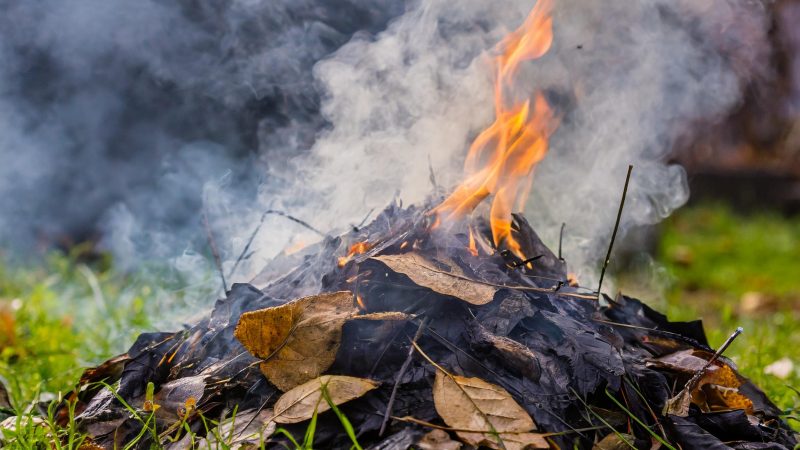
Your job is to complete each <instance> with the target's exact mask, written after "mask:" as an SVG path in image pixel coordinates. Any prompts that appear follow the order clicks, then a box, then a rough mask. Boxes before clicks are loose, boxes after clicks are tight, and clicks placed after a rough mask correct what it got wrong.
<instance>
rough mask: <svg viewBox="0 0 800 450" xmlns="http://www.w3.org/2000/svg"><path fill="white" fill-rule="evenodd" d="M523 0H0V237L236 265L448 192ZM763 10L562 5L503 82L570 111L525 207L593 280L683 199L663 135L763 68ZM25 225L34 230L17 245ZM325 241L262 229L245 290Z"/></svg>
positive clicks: (670, 137)
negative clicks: (540, 49) (274, 266)
mask: <svg viewBox="0 0 800 450" xmlns="http://www.w3.org/2000/svg"><path fill="white" fill-rule="evenodd" d="M532 6H533V1H531V0H498V1H486V0H463V1H458V2H453V1H445V0H420V1H417V2H414V3H412V4H409V5H404V4H402V3H401V2H394V1H390V0H378V1H366V0H364V1H361V0H337V1H317V0H293V1H283V0H281V1H275V0H269V1H267V0H193V1H189V0H182V1H173V2H166V1H159V0H142V1H137V2H116V1H104V0H81V1H76V2H69V3H63V2H56V1H43V2H11V1H6V2H0V8H2V10H3V11H4V14H2V16H1V17H2V18H0V56H2V58H3V60H4V64H3V66H2V67H0V208H2V210H3V215H2V218H0V239H1V240H2V242H4V243H6V245H10V244H11V243H12V242H13V243H15V245H17V246H23V247H24V246H25V245H26V243H27V244H30V243H32V242H35V240H36V238H37V236H42V235H44V236H53V235H57V234H59V233H72V234H80V233H83V232H85V231H86V230H90V231H93V230H95V229H100V230H103V231H104V238H103V242H104V243H105V245H106V246H107V247H108V248H110V249H112V250H113V251H115V252H116V253H117V255H118V257H119V258H120V259H121V260H122V261H128V262H131V261H136V260H138V259H139V258H142V257H147V258H168V257H176V256H178V260H177V261H178V263H179V264H183V267H186V268H189V267H194V265H193V264H191V261H195V260H202V259H203V258H201V257H198V254H199V253H202V251H203V250H200V249H202V248H204V245H205V233H204V231H203V227H202V226H201V220H200V216H201V215H200V213H199V211H200V209H201V205H202V204H205V208H206V213H207V215H208V217H209V218H210V220H209V224H210V225H211V228H212V229H213V232H214V233H215V235H216V236H217V238H218V239H219V246H220V249H221V252H222V253H223V255H222V257H223V259H225V260H226V261H227V262H226V264H225V265H226V269H230V268H232V265H233V264H234V260H235V259H236V257H237V255H238V254H239V252H240V251H241V249H242V248H243V247H244V246H245V245H246V242H247V240H248V237H249V235H250V233H251V232H252V230H253V228H254V227H255V225H256V224H257V223H258V221H259V218H260V216H261V212H262V211H263V210H264V209H266V208H274V209H281V210H285V211H287V212H290V213H292V214H293V215H295V216H297V217H299V218H301V219H303V220H306V221H307V222H309V223H310V224H312V225H313V226H315V227H316V228H319V229H322V230H325V231H327V230H335V229H337V228H338V229H342V228H344V227H347V226H348V225H349V224H354V223H359V222H360V221H361V220H362V219H363V218H364V216H365V215H366V214H367V213H368V212H369V211H371V210H372V209H374V208H381V207H382V206H384V205H385V204H386V203H387V202H388V201H390V200H391V199H392V198H394V197H395V196H399V197H400V198H401V199H402V200H403V201H404V202H406V203H413V202H419V201H422V200H423V199H424V198H425V197H426V196H428V195H429V194H430V193H431V185H430V182H429V164H430V167H431V168H432V170H433V172H434V173H435V174H436V178H437V181H438V182H439V183H440V184H441V185H443V186H445V187H450V186H453V185H454V184H455V183H456V181H457V180H458V179H459V177H460V175H461V164H462V161H463V157H464V155H465V152H466V148H467V147H468V145H469V143H470V140H471V139H472V138H474V136H475V135H476V134H477V133H478V132H479V131H480V130H481V128H482V127H484V126H486V125H487V124H488V123H490V121H491V120H492V118H493V117H492V115H493V111H492V101H491V98H492V77H493V68H492V66H491V64H490V60H491V52H492V48H493V46H494V45H495V44H496V43H497V42H498V41H499V40H500V39H501V38H502V36H504V35H505V34H506V33H508V32H509V31H511V30H513V29H514V28H516V27H517V26H519V24H520V23H521V22H522V21H523V20H524V18H525V16H526V15H527V13H528V11H529V10H530V9H531V7H532ZM766 23H767V13H766V11H764V9H763V7H762V6H761V4H760V3H758V2H748V1H745V0H742V1H733V0H704V1H693V0H682V1H675V0H642V1H639V2H630V1H623V0H608V1H603V2H588V1H585V0H556V2H555V16H554V32H555V37H554V44H553V48H552V49H551V50H550V52H549V53H548V54H547V55H545V56H544V57H543V58H541V59H538V60H536V61H533V62H530V63H528V64H527V65H526V66H525V67H524V68H523V70H522V72H521V73H520V75H519V76H518V79H519V80H520V85H519V86H516V87H515V89H516V91H519V92H528V93H530V94H533V93H534V92H535V91H542V92H544V93H545V95H546V96H547V98H548V100H549V101H550V103H551V104H552V105H554V106H555V107H556V109H557V110H558V111H559V113H560V115H561V125H560V127H559V129H558V130H557V131H556V133H555V134H554V135H553V137H552V142H551V144H552V145H551V148H550V151H549V154H548V156H547V157H546V158H545V160H544V162H543V163H542V164H541V165H540V166H539V167H538V168H537V169H536V175H535V180H534V185H533V186H534V187H533V195H532V196H531V198H530V200H529V204H528V208H527V210H526V213H527V216H528V217H529V219H530V220H531V221H532V222H533V223H534V225H535V226H536V227H537V230H538V231H539V233H540V234H542V235H543V237H544V238H545V241H546V242H547V243H549V244H551V245H555V244H556V242H557V236H558V229H559V227H560V224H561V223H562V222H565V223H566V224H567V228H566V229H567V232H566V235H565V246H564V253H565V256H566V257H567V259H568V261H569V262H570V263H571V264H572V269H573V270H575V271H577V272H579V274H580V275H581V276H582V277H583V279H582V281H591V280H592V279H593V278H594V277H595V276H596V269H597V263H598V261H599V259H600V258H601V257H602V254H603V252H604V248H605V246H606V245H607V242H608V239H609V235H610V232H611V228H612V226H613V220H614V215H615V213H616V207H617V204H618V201H619V196H620V193H621V188H622V182H623V179H624V175H625V168H626V166H627V165H628V164H633V165H634V166H635V170H634V177H633V180H632V185H631V189H630V192H629V196H628V203H627V206H626V212H625V216H624V221H623V227H622V228H623V231H624V230H627V229H630V228H632V227H635V226H637V225H642V224H649V223H654V222H656V221H658V220H660V219H661V218H663V217H665V216H667V215H668V214H669V213H670V212H671V211H672V210H674V209H675V208H676V207H678V206H680V205H681V204H682V203H684V202H685V201H686V199H687V196H688V192H687V187H686V186H687V184H686V176H685V173H684V171H683V170H682V169H681V168H680V167H676V166H669V165H666V164H665V163H664V160H665V156H666V155H667V153H668V152H669V151H670V150H671V149H672V147H673V145H674V143H675V142H676V139H677V138H678V137H680V136H684V135H686V134H687V133H693V132H697V128H696V124H697V123H700V122H703V121H713V120H714V119H715V118H717V117H721V116H722V115H723V114H724V113H726V112H727V111H729V110H730V109H731V108H732V107H734V106H735V105H736V104H737V102H738V101H739V99H740V95H741V89H742V85H743V84H744V83H745V82H746V80H747V79H748V77H750V76H751V74H752V73H753V72H754V71H755V68H756V67H759V66H762V65H763V64H764V62H763V58H764V54H765V52H764V49H763V46H764V45H765V44H764V42H765V35H766V34H765V33H766V28H767V26H766ZM28 230H33V233H28V232H27V231H28ZM313 239H316V237H315V236H314V234H313V233H309V232H307V231H305V230H304V229H303V228H300V227H298V226H297V225H296V224H294V223H292V222H288V221H286V220H285V219H284V218H282V217H279V216H269V217H267V219H266V220H265V221H264V224H263V227H262V228H261V229H260V231H259V233H258V234H257V236H256V239H255V242H254V245H253V247H252V250H253V252H254V253H253V254H252V255H251V256H250V257H249V258H248V260H247V262H246V263H245V264H242V265H240V266H239V267H238V268H237V272H236V274H234V277H233V278H234V281H242V280H247V279H249V277H251V276H252V275H254V274H255V273H256V272H257V271H258V270H259V268H260V266H262V265H263V264H264V263H265V262H266V261H267V260H268V259H269V258H271V257H272V256H274V255H275V254H276V253H277V252H279V251H280V250H281V249H283V248H284V247H286V246H287V245H292V244H296V243H298V242H307V241H310V240H313Z"/></svg>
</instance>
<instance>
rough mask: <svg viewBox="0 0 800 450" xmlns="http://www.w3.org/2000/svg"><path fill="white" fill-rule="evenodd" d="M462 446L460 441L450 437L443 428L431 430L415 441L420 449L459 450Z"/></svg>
mask: <svg viewBox="0 0 800 450" xmlns="http://www.w3.org/2000/svg"><path fill="white" fill-rule="evenodd" d="M462 446H463V444H461V442H458V441H454V440H452V439H450V435H449V434H447V432H446V431H444V430H432V431H430V432H428V433H426V434H425V436H422V439H420V440H419V442H417V448H419V449H420V450H459V449H460V448H461V447H462Z"/></svg>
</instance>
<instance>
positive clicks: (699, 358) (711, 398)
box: [648, 350, 753, 417]
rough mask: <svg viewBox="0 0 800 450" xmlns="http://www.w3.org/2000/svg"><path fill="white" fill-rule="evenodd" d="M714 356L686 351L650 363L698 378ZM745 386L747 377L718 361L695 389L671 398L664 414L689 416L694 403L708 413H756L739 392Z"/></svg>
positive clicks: (688, 389) (683, 390) (681, 392)
mask: <svg viewBox="0 0 800 450" xmlns="http://www.w3.org/2000/svg"><path fill="white" fill-rule="evenodd" d="M712 355H713V354H712V353H709V352H705V351H702V350H683V351H679V352H675V353H672V354H669V355H666V356H663V357H661V358H658V359H656V360H653V361H650V362H648V366H650V367H659V368H663V369H669V370H672V371H675V372H680V373H683V374H685V375H694V374H695V373H697V372H699V371H700V370H701V369H702V368H703V367H704V366H705V365H706V362H707V361H708V359H709V358H711V357H712ZM742 384H744V378H742V377H741V376H740V375H739V374H738V373H737V372H736V370H735V369H734V368H733V367H731V366H730V365H728V364H727V363H725V362H724V361H723V360H720V359H718V360H717V361H715V362H714V363H713V364H711V365H710V366H709V367H708V368H707V369H706V371H705V372H704V373H703V375H702V376H701V377H700V379H699V380H697V382H696V383H694V386H686V387H684V389H682V390H681V391H680V392H679V393H678V394H677V395H676V396H675V397H673V398H670V399H668V400H667V402H666V404H665V406H664V411H665V413H667V414H672V415H676V416H682V417H685V416H686V415H688V414H689V405H690V404H692V403H694V404H695V405H697V406H698V407H700V409H701V410H702V411H705V412H709V411H720V410H729V409H744V410H745V411H747V413H748V414H752V413H753V402H752V401H751V400H750V399H749V398H748V397H747V396H746V395H744V394H742V393H740V392H739V387H740V386H742Z"/></svg>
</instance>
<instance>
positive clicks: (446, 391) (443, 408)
mask: <svg viewBox="0 0 800 450" xmlns="http://www.w3.org/2000/svg"><path fill="white" fill-rule="evenodd" d="M433 402H434V406H435V407H436V412H437V413H439V416H441V418H442V419H443V420H444V422H445V423H446V424H447V425H448V426H449V427H451V428H454V429H456V434H457V435H458V437H459V438H460V439H461V440H463V441H464V442H466V443H467V444H469V445H473V446H480V445H485V446H487V447H491V448H495V449H496V448H501V446H500V445H499V442H498V438H499V439H500V440H501V441H502V442H503V446H504V447H505V448H506V449H507V450H519V449H524V448H549V445H548V443H547V441H546V440H545V439H544V436H542V435H541V434H538V433H531V431H533V430H535V429H536V424H534V422H533V419H531V417H530V416H529V415H528V413H527V412H525V410H524V409H522V407H521V406H519V404H517V402H516V401H514V399H513V398H512V397H511V394H509V393H508V391H506V390H505V389H503V388H502V387H500V386H497V385H494V384H491V383H487V382H486V381H483V380H481V379H480V378H467V377H461V376H458V375H450V374H445V373H443V372H442V371H441V370H440V371H438V372H436V380H435V382H434V385H433ZM460 430H465V431H460ZM466 430H469V431H466ZM471 430H475V431H471ZM483 430H485V431H483Z"/></svg>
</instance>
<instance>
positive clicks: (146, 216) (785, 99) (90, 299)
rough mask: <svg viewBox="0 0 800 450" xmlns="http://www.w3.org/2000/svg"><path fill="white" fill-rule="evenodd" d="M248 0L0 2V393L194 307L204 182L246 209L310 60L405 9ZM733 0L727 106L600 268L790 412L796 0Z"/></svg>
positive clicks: (798, 350) (303, 89) (30, 384)
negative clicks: (746, 4) (679, 194)
mask: <svg viewBox="0 0 800 450" xmlns="http://www.w3.org/2000/svg"><path fill="white" fill-rule="evenodd" d="M267 3H270V2H266V3H265V2H223V1H218V2H214V1H207V2H193V1H188V0H187V1H184V0H181V1H177V2H175V5H178V6H169V7H168V6H166V4H165V3H162V2H148V3H147V4H148V5H150V6H148V7H146V8H141V7H139V8H132V9H131V10H130V11H123V12H124V14H120V11H118V10H112V9H109V8H108V7H107V6H105V5H106V3H105V2H103V1H84V2H78V3H76V4H75V5H73V6H70V7H65V6H64V5H62V4H61V3H60V2H55V1H53V2H37V3H36V4H33V3H25V4H23V3H15V2H4V1H2V0H0V9H3V10H5V11H6V12H8V14H2V15H0V55H1V56H2V57H3V60H4V61H6V62H7V63H5V64H3V67H2V68H0V192H2V198H0V209H1V210H2V212H0V244H2V247H0V377H2V381H3V383H4V384H5V385H7V387H8V389H9V391H10V393H11V396H12V397H13V398H14V399H15V400H16V401H18V402H24V401H29V400H32V399H34V398H47V396H49V395H53V393H55V392H58V391H63V390H65V389H68V388H69V387H70V386H71V384H72V382H74V380H75V379H76V378H77V377H78V376H79V374H80V372H81V370H82V368H83V367H85V366H87V365H91V364H95V363H97V362H99V361H101V360H102V359H103V358H107V357H109V356H111V355H113V354H115V353H118V352H121V351H124V350H125V349H126V348H127V346H128V345H129V344H130V342H132V340H133V338H134V337H135V336H136V335H137V334H138V333H139V332H141V331H145V330H152V329H154V328H159V327H163V322H159V318H163V317H167V316H168V317H170V318H174V317H175V313H176V311H181V313H182V315H183V317H186V319H185V320H186V321H189V320H191V319H189V318H190V317H192V315H193V314H201V313H202V312H203V310H204V305H207V304H208V302H207V299H208V298H211V297H213V296H214V295H216V294H217V292H218V290H219V287H218V278H217V274H216V273H215V270H214V265H213V258H212V255H211V252H210V250H209V248H208V246H207V233H206V232H205V231H204V230H203V227H202V224H201V221H200V219H199V218H200V217H201V215H202V214H201V209H202V205H203V203H204V196H206V195H209V188H208V184H207V183H208V182H209V180H214V182H215V183H216V184H217V185H224V186H225V188H226V189H229V190H231V189H232V190H235V192H236V196H235V197H226V198H225V201H226V203H225V205H227V206H226V208H229V209H228V210H225V211H223V212H226V213H230V214H235V211H236V207H237V205H241V204H246V203H248V202H251V201H255V200H254V199H256V198H257V196H258V192H257V187H258V186H259V183H260V181H261V179H262V178H263V177H264V176H266V174H269V175H270V176H275V174H280V173H285V172H286V169H287V167H291V166H290V165H289V163H288V162H287V161H291V159H292V157H293V155H294V152H297V151H300V150H298V149H301V148H305V147H309V146H310V145H311V142H312V141H313V140H314V138H315V136H316V133H318V132H320V131H321V130H324V129H325V127H326V126H327V124H326V121H325V119H324V117H323V114H322V113H321V112H320V104H321V98H320V96H321V94H319V90H318V89H317V88H318V86H317V85H316V83H317V81H315V79H314V77H313V76H312V68H313V67H314V65H315V64H316V63H317V62H318V61H320V60H322V59H324V58H325V57H326V56H328V55H330V54H331V53H332V52H334V51H335V50H336V49H337V48H339V47H341V46H342V45H343V44H344V43H346V42H347V41H349V40H350V39H352V38H353V37H354V36H358V35H359V33H370V32H375V31H377V30H380V29H382V28H384V27H386V25H387V23H389V21H390V20H391V19H392V18H393V17H396V16H397V15H399V14H401V13H402V12H403V10H404V7H405V6H404V5H403V3H402V2H393V1H371V2H367V1H357V0H352V1H342V2H337V3H335V4H334V3H331V5H330V6H324V4H325V2H323V3H322V4H319V5H318V4H316V3H315V2H311V1H293V2H274V3H272V4H267ZM697 3H698V4H700V3H703V4H705V3H711V2H697ZM753 3H757V4H758V5H760V6H759V8H763V9H764V11H765V16H766V17H767V27H766V29H763V28H758V27H752V28H749V27H748V26H749V25H752V24H750V23H749V22H747V21H742V22H741V23H740V22H737V21H736V19H735V18H733V19H731V20H732V21H733V22H732V23H733V24H736V25H741V26H740V27H737V28H736V29H735V33H734V35H733V37H734V38H733V39H729V38H731V35H730V33H729V30H727V29H726V30H718V31H719V35H720V36H726V37H727V38H726V39H721V40H720V42H716V43H715V42H711V43H709V44H708V45H718V46H719V48H720V49H721V50H720V52H721V53H722V54H724V55H725V56H726V58H728V60H729V61H730V63H731V65H732V66H733V67H735V68H736V69H737V71H738V72H737V73H738V76H739V77H740V81H741V86H742V100H741V101H740V102H738V103H736V104H735V105H733V106H732V107H731V108H729V110H728V111H726V113H725V114H723V115H722V117H720V116H718V115H717V116H715V117H713V118H705V119H706V120H704V118H699V119H696V122H697V123H695V124H694V125H693V127H692V128H691V132H686V133H683V134H681V136H680V139H677V140H676V141H675V142H673V143H672V146H671V148H672V149H671V151H670V152H669V154H668V155H667V157H666V158H667V160H668V161H669V162H672V163H677V164H680V165H682V166H683V167H684V168H685V170H686V172H687V180H688V184H689V189H690V193H691V195H690V197H689V202H688V204H687V205H686V206H684V207H683V208H681V209H679V210H677V211H676V212H675V213H673V214H672V215H671V216H670V217H669V218H667V219H666V220H664V221H663V222H661V223H659V224H657V225H651V226H646V227H644V226H642V227H637V228H635V229H633V230H631V231H630V232H628V233H627V234H626V235H625V236H624V237H623V239H622V241H621V242H620V244H619V245H618V246H617V249H616V252H615V255H614V259H613V264H612V270H613V275H614V277H615V279H616V287H617V288H618V289H620V290H622V291H623V292H625V293H626V294H628V295H632V296H635V297H638V298H641V299H643V300H645V301H647V302H648V303H650V304H651V305H652V306H654V307H655V308H657V309H659V310H661V311H663V312H665V313H666V314H668V315H669V317H670V318H671V319H675V320H693V319H696V318H702V319H703V321H704V323H705V327H706V331H707V333H708V335H709V340H710V342H711V343H712V346H718V345H719V344H720V343H721V342H722V341H724V339H725V338H726V337H727V336H728V335H729V334H730V333H731V332H732V331H733V330H734V329H735V328H736V327H737V326H742V327H744V328H745V334H744V335H743V336H742V337H740V338H739V339H738V340H737V341H736V342H735V343H734V345H733V346H732V347H731V348H730V350H729V351H728V356H730V357H731V358H732V359H733V360H734V361H735V362H736V363H737V364H739V366H740V369H741V370H742V372H743V373H744V374H745V375H746V376H748V377H750V378H752V379H753V380H754V381H755V382H756V383H757V384H759V385H761V386H762V387H763V388H765V390H766V391H767V392H768V393H769V394H770V396H771V397H772V398H773V399H774V400H775V401H776V403H778V404H779V406H781V407H782V408H785V409H786V412H787V416H789V417H791V416H793V415H796V413H795V412H796V411H797V410H798V408H800V392H798V391H797V390H796V389H797V388H800V327H798V325H797V324H798V323H800V27H798V26H797V24H798V23H800V0H779V1H764V2H753ZM198 5H199V6H201V7H198ZM698 9H700V10H702V7H698ZM126 15H127V17H128V18H129V19H130V17H133V18H134V20H126V21H120V20H119V19H118V18H119V17H121V16H126ZM165 33H169V34H170V36H171V38H170V40H169V41H168V42H167V41H165V40H163V39H162V37H163V36H164V35H165ZM101 35H102V36H106V37H107V39H103V40H101V39H97V36H101ZM713 35H715V36H716V34H713ZM255 56H258V57H257V58H256V57H255ZM209 61H213V62H214V63H213V64H209ZM254 61H256V62H258V64H262V65H264V66H263V67H260V66H259V67H253V64H256V63H255V62H254ZM265 61H266V62H265ZM209 67H213V71H209V70H207V69H208V68H209ZM254 74H257V75H254ZM223 80H224V82H223ZM264 148H268V149H270V151H269V152H264V151H263V149H264ZM54 149H55V150H54ZM276 152H277V153H276ZM280 152H284V153H286V154H280ZM123 167H124V168H125V170H122V169H121V168H123ZM284 176H286V175H284ZM212 191H213V189H212ZM212 193H213V192H212ZM154 197H159V198H160V199H161V200H162V202H159V205H160V206H158V207H157V208H153V207H152V202H151V200H152V199H153V198H154ZM134 218H135V220H133V219H134ZM247 220H249V221H250V223H252V217H247ZM143 224H145V225H147V226H145V227H143ZM120 233H122V234H123V235H124V237H123V238H119V237H118V235H119V234H120ZM141 236H147V237H148V239H145V240H142V239H139V237H141ZM174 236H181V237H182V238H185V239H183V240H179V241H176V240H174V239H171V237H174ZM112 238H113V239H112ZM176 242H177V243H176ZM134 254H135V255H142V254H146V255H148V258H146V259H142V258H140V257H132V256H131V255H134ZM176 254H179V255H181V258H178V259H170V260H169V263H167V257H170V258H171V257H173V256H174V255H176ZM567 256H568V255H567ZM160 258H161V259H160ZM182 265H183V266H182ZM187 274H188V275H187ZM172 323H174V320H173V322H172ZM794 423H795V424H797V421H795V422H794Z"/></svg>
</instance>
